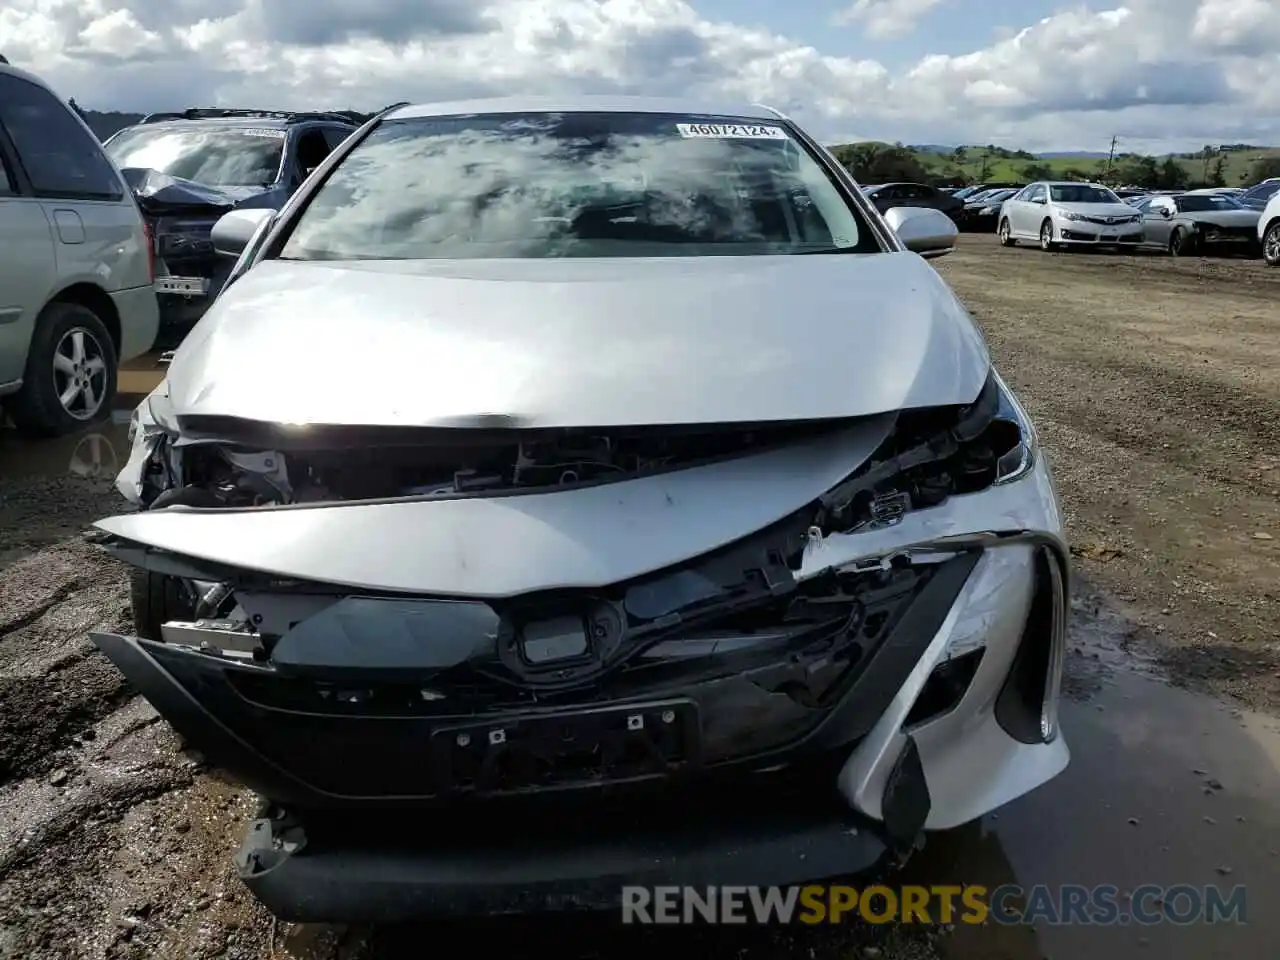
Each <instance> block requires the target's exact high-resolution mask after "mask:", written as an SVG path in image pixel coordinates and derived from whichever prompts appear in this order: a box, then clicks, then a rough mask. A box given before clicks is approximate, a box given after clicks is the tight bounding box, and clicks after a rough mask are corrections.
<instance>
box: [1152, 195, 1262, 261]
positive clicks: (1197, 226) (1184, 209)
mask: <svg viewBox="0 0 1280 960" xmlns="http://www.w3.org/2000/svg"><path fill="white" fill-rule="evenodd" d="M1137 209H1138V210H1139V211H1140V212H1141V213H1142V218H1143V219H1142V232H1143V240H1142V244H1143V246H1145V247H1154V248H1156V249H1159V250H1167V251H1168V252H1169V253H1170V254H1171V255H1172V256H1175V257H1187V256H1198V255H1200V254H1203V253H1209V252H1212V251H1215V250H1217V251H1224V250H1231V249H1241V250H1246V251H1250V252H1252V251H1255V250H1257V249H1258V247H1259V244H1258V237H1257V233H1258V217H1259V216H1260V215H1261V211H1259V210H1250V209H1249V208H1248V207H1245V206H1242V205H1241V203H1240V201H1239V200H1236V199H1235V198H1234V197H1231V196H1228V195H1226V194H1222V193H1216V192H1212V191H1207V190H1197V191H1190V192H1187V193H1177V194H1172V195H1167V196H1154V197H1147V198H1145V199H1144V200H1143V201H1142V202H1141V203H1139V204H1137Z"/></svg>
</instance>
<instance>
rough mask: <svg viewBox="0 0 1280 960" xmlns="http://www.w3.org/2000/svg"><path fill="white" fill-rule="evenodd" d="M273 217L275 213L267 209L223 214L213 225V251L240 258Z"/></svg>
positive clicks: (234, 211) (233, 211)
mask: <svg viewBox="0 0 1280 960" xmlns="http://www.w3.org/2000/svg"><path fill="white" fill-rule="evenodd" d="M275 215H276V211H274V210H270V209H267V208H255V209H251V210H232V211H230V212H228V213H224V214H223V215H222V216H221V217H220V218H219V219H218V222H217V223H215V224H214V225H213V232H212V237H213V249H214V250H215V251H216V252H218V253H220V254H222V255H223V256H227V257H238V256H240V254H242V253H244V251H245V248H246V247H248V246H249V244H250V243H251V242H252V241H253V239H254V237H256V236H257V235H258V231H259V230H264V229H266V225H267V224H269V223H270V222H271V218H272V217H274V216H275Z"/></svg>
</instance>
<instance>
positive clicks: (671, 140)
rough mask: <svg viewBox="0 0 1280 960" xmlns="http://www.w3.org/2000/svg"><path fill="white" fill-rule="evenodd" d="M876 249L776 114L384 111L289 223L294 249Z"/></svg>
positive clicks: (512, 252)
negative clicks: (390, 115)
mask: <svg viewBox="0 0 1280 960" xmlns="http://www.w3.org/2000/svg"><path fill="white" fill-rule="evenodd" d="M832 248H837V249H846V250H853V251H856V252H866V253H875V252H879V251H880V249H881V248H880V245H879V243H878V242H877V240H876V238H875V234H874V233H873V232H872V231H871V229H870V228H869V227H868V225H867V224H866V222H865V221H864V220H863V219H862V217H861V215H860V214H859V213H858V211H857V209H856V208H855V207H854V206H853V205H852V203H851V202H850V201H849V199H848V198H847V197H846V196H845V195H844V194H843V193H842V192H841V190H840V188H839V186H838V185H837V183H836V182H835V181H833V179H832V178H831V176H830V175H829V174H828V172H827V170H826V168H825V167H824V166H823V165H822V164H821V163H820V162H819V160H818V159H817V158H816V157H815V156H814V155H813V154H811V153H810V152H809V150H808V149H807V148H806V147H805V146H804V145H803V144H801V143H799V142H797V141H796V140H795V139H793V138H792V136H791V134H790V132H789V131H788V130H787V128H786V127H785V126H784V125H782V124H779V123H776V122H767V121H759V120H746V119H738V118H709V117H700V116H689V115H683V114H657V113H628V112H616V113H613V112H608V113H594V112H592V113H563V114H551V113H524V114H481V115H473V116H463V117H422V118H406V119H403V120H391V121H384V122H383V123H382V124H381V125H379V126H378V127H377V128H376V129H375V130H373V131H372V132H371V133H370V134H369V135H368V136H367V137H366V138H365V139H364V140H363V141H362V142H361V143H360V144H359V146H357V147H356V148H355V149H354V150H352V151H351V152H350V153H348V154H347V155H346V156H345V157H344V158H343V161H342V163H341V164H339V165H338V166H337V167H336V168H335V169H334V170H333V171H332V173H331V174H330V175H329V177H328V178H327V179H326V181H325V182H324V184H323V185H321V186H320V188H319V189H318V190H317V191H316V193H315V194H314V196H312V197H311V198H310V200H309V203H308V204H307V205H306V206H305V207H304V208H303V209H302V211H301V212H300V213H299V215H298V217H297V219H296V221H295V222H294V223H293V224H292V229H291V231H290V236H289V237H288V239H287V240H286V241H285V243H284V246H283V248H282V249H281V250H280V253H279V255H280V256H281V257H282V258H286V259H297V260H396V259H406V260H419V259H430V258H448V259H454V258H498V257H518V258H537V257H661V256H669V257H690V256H725V255H735V256H749V255H757V256H758V255H766V254H789V253H805V252H815V253H816V252H826V251H829V250H831V249H832Z"/></svg>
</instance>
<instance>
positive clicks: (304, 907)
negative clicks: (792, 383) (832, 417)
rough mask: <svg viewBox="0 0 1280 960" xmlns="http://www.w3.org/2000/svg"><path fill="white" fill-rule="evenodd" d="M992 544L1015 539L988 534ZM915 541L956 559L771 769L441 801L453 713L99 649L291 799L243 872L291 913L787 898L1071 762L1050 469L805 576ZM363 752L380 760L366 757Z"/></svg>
mask: <svg viewBox="0 0 1280 960" xmlns="http://www.w3.org/2000/svg"><path fill="white" fill-rule="evenodd" d="M992 529H996V530H1000V529H1004V530H1009V531H1011V533H1010V534H1008V535H1000V534H986V533H982V534H977V533H975V531H988V530H992ZM1013 531H1016V532H1013ZM904 548H911V549H919V550H920V551H922V552H928V551H929V550H933V551H935V552H938V551H941V552H944V553H947V554H949V556H948V558H946V559H944V560H942V561H940V562H936V564H935V568H934V572H933V573H932V575H931V576H930V578H929V579H928V582H927V583H926V584H924V586H923V588H922V589H921V590H920V592H919V593H918V595H917V597H916V599H915V600H914V601H913V602H912V603H911V604H910V605H909V606H907V607H906V609H905V612H904V613H903V614H902V616H901V617H900V618H899V619H898V620H897V622H896V623H895V625H894V627H893V629H892V630H891V631H890V632H889V633H888V635H887V636H885V637H884V638H882V639H881V640H880V642H879V643H878V644H877V645H876V646H875V648H874V650H873V651H872V652H871V654H870V656H869V657H868V658H867V660H866V662H865V663H863V664H862V666H861V668H860V670H859V671H858V672H857V674H856V675H855V677H854V678H853V680H852V681H851V682H850V683H849V684H848V686H847V687H846V688H844V689H843V690H842V692H841V694H840V696H839V697H838V698H836V699H835V700H834V701H833V702H831V703H830V704H829V705H828V706H826V707H824V708H823V709H822V710H821V711H820V712H819V714H818V715H812V716H811V718H810V719H811V721H812V722H809V723H807V724H805V725H804V728H803V729H797V730H795V731H794V735H793V736H790V737H789V738H788V739H787V740H786V741H785V742H771V743H767V744H763V745H762V749H760V750H757V751H756V752H754V753H751V752H749V751H745V752H744V751H743V750H735V749H732V748H730V746H725V745H724V744H732V742H733V741H732V737H730V738H729V739H728V740H727V741H724V743H722V749H720V750H718V751H717V750H713V751H711V755H710V756H708V757H706V758H704V759H705V760H706V762H705V763H704V764H703V765H702V766H700V767H699V768H698V769H697V770H696V771H690V772H686V773H685V774H682V775H680V776H676V777H663V778H651V779H649V780H643V779H642V780H639V781H636V782H628V783H618V784H614V783H611V784H608V785H607V786H606V787H605V788H604V789H601V788H600V787H599V785H592V786H581V787H576V788H572V789H565V790H555V791H550V792H547V791H542V792H539V793H536V794H533V795H518V796H501V797H493V798H482V797H477V796H466V797H460V798H459V797H452V796H448V795H441V794H439V793H438V792H437V793H434V794H433V793H432V789H429V788H430V787H431V784H430V782H429V781H430V777H428V776H427V775H426V774H425V773H423V771H424V770H426V769H427V768H429V759H428V756H429V754H430V750H429V748H428V744H429V741H430V740H431V735H432V730H433V729H434V728H435V727H437V726H439V725H440V723H441V721H440V719H439V718H431V717H396V716H384V717H379V718H374V719H366V720H365V721H361V722H354V721H352V720H351V718H332V717H330V718H321V719H322V722H320V723H319V724H318V725H316V724H314V723H312V721H313V720H315V719H316V718H314V717H310V718H303V719H304V720H305V722H300V721H299V719H298V716H297V715H293V714H291V712H290V711H288V710H282V709H280V708H279V704H275V703H268V702H265V700H269V699H270V698H264V697H263V696H262V695H261V693H260V692H258V693H254V692H253V691H252V690H248V688H246V687H245V686H244V685H243V684H241V685H239V686H237V684H236V682H235V680H236V675H238V674H240V673H242V672H249V673H252V672H253V671H259V675H261V672H262V671H263V670H264V669H265V670H266V673H267V674H273V673H274V667H271V666H269V665H268V666H267V667H265V668H264V666H263V665H261V664H258V665H254V664H251V663H234V662H231V661H229V660H227V659H225V658H222V657H217V656H210V655H208V654H206V653H202V652H200V651H199V650H196V649H193V648H184V647H178V646H175V645H173V644H162V643H152V642H149V641H144V640H139V639H135V638H130V637H124V636H118V635H108V634H98V635H95V636H94V641H95V643H96V644H97V645H98V646H99V648H100V649H102V650H103V652H104V653H106V654H107V656H108V657H109V658H110V659H111V660H112V661H113V662H114V663H115V664H116V666H117V667H118V668H119V669H120V670H121V671H122V673H124V674H125V675H126V676H127V677H128V678H129V680H130V681H131V682H132V683H133V684H134V685H135V687H137V688H138V689H139V690H140V692H141V693H142V694H143V695H144V696H145V697H146V698H147V699H148V700H149V701H151V703H152V704H153V705H154V706H155V707H156V708H157V709H158V710H159V711H160V713H161V714H162V715H163V716H164V717H165V718H166V719H167V720H168V721H169V722H170V723H171V724H172V726H173V727H175V728H176V729H177V731H178V732H179V733H180V734H182V735H183V737H184V738H185V739H186V740H188V741H189V742H190V743H191V744H192V745H193V746H195V747H196V748H198V749H200V750H201V751H202V752H203V753H205V755H206V756H207V757H208V758H209V759H210V761H211V762H212V763H214V764H215V765H216V766H218V767H221V768H223V769H224V770H226V771H227V772H229V773H230V774H231V775H232V776H233V777H235V778H236V779H238V780H240V781H241V782H243V783H245V784H247V785H249V786H250V787H252V788H253V789H255V790H256V791H257V792H259V793H260V794H262V795H263V796H264V797H267V798H269V799H270V801H271V805H270V806H269V808H268V810H269V812H265V813H264V815H263V818H262V819H260V820H258V821H255V822H254V824H252V826H251V828H250V830H249V834H248V836H247V838H246V839H245V842H244V845H243V846H242V848H241V850H240V852H239V854H238V855H237V864H238V867H239V870H240V874H241V876H242V878H243V879H244V881H245V883H246V884H247V885H248V886H249V887H250V888H251V890H252V891H253V892H254V893H255V895H257V896H258V897H259V898H260V899H261V900H262V901H263V902H264V903H265V904H266V905H267V906H268V907H269V908H270V909H272V911H273V912H275V913H276V914H277V915H278V916H279V917H281V918H282V919H286V920H294V921H315V922H319V921H347V922H394V921H397V920H408V919H411V918H414V917H422V916H428V915H431V914H458V913H469V912H475V913H493V912H523V911H529V910H537V909H547V908H552V909H572V908H588V907H597V908H598V907H607V906H609V905H610V904H613V903H616V902H617V901H618V898H619V897H620V889H621V886H622V884H623V883H624V882H632V883H648V884H695V885H696V884H720V885H723V884H733V883H741V884H786V883H798V882H804V881H807V880H815V879H820V878H824V877H829V876H836V875H847V874H852V873H859V872H862V871H865V870H868V869H871V868H873V867H874V866H875V865H876V864H878V863H880V862H882V861H884V860H886V859H887V858H890V857H892V856H893V855H894V854H895V853H898V852H901V851H903V850H905V849H906V848H908V847H909V846H910V844H911V843H913V842H914V841H915V840H916V839H917V838H918V836H919V832H920V830H921V829H922V828H923V829H926V830H929V829H946V828H949V827H952V826H955V825H958V824H960V823H964V822H967V821H969V820H972V819H974V818H975V817H977V816H980V815H982V814H983V813H986V812H988V811H989V810H991V809H994V808H996V807H998V806H1000V805H1002V804H1003V803H1006V802H1008V801H1009V800H1012V799H1014V798H1016V797H1017V796H1019V795H1021V794H1023V793H1025V792H1027V791H1028V790H1031V789H1034V788H1035V787H1036V786H1038V785H1040V784H1041V783H1043V782H1045V781H1046V780H1048V779H1050V778H1052V777H1053V776H1055V775H1056V774H1057V773H1058V772H1060V771H1061V770H1062V769H1063V767H1065V765H1066V763H1067V760H1068V751H1067V747H1066V744H1065V743H1064V742H1063V739H1062V737H1061V736H1059V735H1058V734H1057V730H1056V726H1054V727H1053V729H1051V730H1049V731H1048V733H1047V735H1046V736H1043V737H1041V736H1038V729H1037V721H1039V722H1040V723H1041V724H1043V723H1044V722H1045V720H1044V719H1043V716H1041V717H1036V716H1033V715H1032V714H1034V712H1035V710H1036V709H1039V708H1040V707H1042V708H1043V713H1044V714H1046V715H1047V714H1051V713H1052V708H1053V706H1054V705H1055V704H1056V698H1057V685H1058V680H1059V678H1060V675H1059V674H1058V673H1057V672H1056V671H1058V670H1060V663H1061V655H1062V624H1063V618H1064V616H1065V610H1066V582H1065V575H1066V555H1065V547H1064V545H1063V543H1062V541H1061V520H1060V517H1059V515H1058V513H1057V509H1056V505H1055V500H1054V498H1053V495H1052V485H1051V481H1050V479H1049V476H1048V473H1047V471H1046V470H1045V468H1044V466H1043V465H1042V464H1037V466H1036V468H1035V470H1034V471H1033V472H1032V473H1031V474H1030V475H1029V476H1027V477H1026V478H1024V479H1023V480H1021V481H1019V482H1017V483H1014V484H1009V485H1007V486H1003V487H997V488H994V489H992V490H990V491H986V492H983V493H980V494H975V495H972V496H966V497H958V498H953V500H952V501H951V503H949V504H948V505H947V506H946V507H944V508H941V509H937V510H930V511H920V512H918V513H916V514H909V515H908V516H907V517H906V518H904V519H903V521H902V522H901V523H899V524H897V525H896V526H894V527H892V528H888V529H885V530H881V531H872V532H864V533H859V534H853V535H838V536H830V537H827V538H826V539H825V540H824V541H822V542H821V543H819V544H815V545H814V547H813V548H812V549H811V550H810V551H808V552H807V553H806V557H805V569H804V570H802V571H801V574H800V576H801V577H802V578H804V577H806V576H807V575H809V574H812V573H813V572H814V571H817V570H820V569H826V568H830V567H835V566H839V565H841V564H846V563H850V562H852V561H854V560H856V559H858V558H860V557H869V556H875V555H878V554H883V553H886V552H891V551H894V550H901V549H904ZM975 650H981V651H982V655H981V658H980V659H979V661H978V665H977V667H976V670H975V671H974V673H973V675H972V677H971V679H970V680H969V682H968V685H967V687H966V689H965V690H964V691H963V695H962V696H961V698H960V699H959V700H958V702H956V703H954V704H953V705H952V706H951V707H950V708H949V709H948V710H946V711H944V712H942V713H941V714H939V715H934V716H929V717H927V718H925V719H924V720H923V721H918V720H913V714H912V711H913V708H914V707H915V706H916V705H917V702H918V701H920V700H921V698H922V694H923V693H924V691H925V690H926V687H927V686H928V684H929V682H930V678H931V677H932V676H934V675H935V673H936V672H937V671H938V670H939V669H940V668H941V667H943V666H944V665H945V664H947V663H949V662H950V661H952V660H955V659H956V658H958V657H962V656H964V655H965V654H966V653H972V652H973V651H975ZM1027 651H1030V652H1031V653H1032V654H1033V655H1032V656H1027ZM1037 657H1038V659H1037ZM1028 663H1029V664H1030V667H1028V666H1027V664H1028ZM1028 670H1030V671H1031V675H1032V678H1033V681H1035V677H1034V674H1035V671H1037V670H1039V671H1040V673H1041V676H1040V679H1039V681H1036V682H1039V683H1040V684H1041V685H1042V688H1043V691H1044V702H1043V703H1042V704H1040V705H1039V706H1037V705H1036V704H1034V703H1031V702H1030V700H1034V699H1035V698H1034V696H1033V697H1031V698H1030V700H1029V699H1028V697H1027V696H1026V693H1027V690H1028V687H1029V686H1030V687H1031V688H1034V687H1035V685H1036V682H1032V683H1031V684H1029V685H1028V683H1026V682H1025V676H1026V675H1027V671H1028ZM1019 676H1021V677H1023V678H1024V679H1023V682H1021V684H1020V686H1019V684H1018V683H1015V678H1016V677H1019ZM263 679H266V680H272V679H274V676H266V677H264V678H263ZM256 689H258V690H259V691H260V690H261V688H260V687H259V688H256ZM247 692H248V695H247ZM1032 692H1033V693H1034V689H1033V690H1032ZM760 696H761V695H760V692H759V688H758V687H757V688H756V689H755V690H752V689H751V687H750V685H749V684H747V683H746V682H745V681H743V682H741V683H730V684H727V685H726V684H719V685H716V684H711V683H700V682H693V681H687V682H683V683H681V682H674V683H666V684H663V683H656V684H655V685H653V686H651V687H647V688H645V689H642V690H637V691H635V692H634V696H633V699H635V700H636V701H637V702H639V701H644V702H653V701H655V700H658V699H661V698H674V699H679V700H683V701H688V702H691V703H692V704H693V705H694V706H695V707H696V709H697V711H698V714H699V719H700V723H701V724H703V725H704V726H710V727H711V728H714V727H715V726H716V724H717V722H719V723H720V725H721V726H722V727H723V725H724V723H725V721H726V720H728V721H729V722H730V725H731V726H732V725H733V724H741V722H742V721H741V720H740V719H738V718H740V717H742V716H744V714H743V708H744V706H745V707H747V708H751V707H755V708H759V707H760V706H761V705H762V704H763V703H764V701H763V700H762V699H759V698H760ZM753 698H756V699H753ZM628 702H629V701H628V700H627V699H626V698H623V699H621V700H618V701H617V702H616V703H611V704H609V705H610V706H617V705H625V704H626V703H628ZM746 715H749V714H746ZM765 748H767V749H765ZM388 750H390V751H391V752H392V754H393V755H394V757H393V762H392V763H391V764H388V763H387V762H386V753H387V751H388ZM363 752H369V753H372V754H380V756H376V757H373V760H374V761H376V762H374V763H373V764H372V765H369V764H363V765H362V763H361V754H362V753H363ZM360 769H366V770H367V769H376V770H382V771H384V772H383V773H382V774H380V776H381V783H374V782H371V781H369V780H367V779H361V777H359V776H347V777H345V778H344V775H343V774H342V771H343V770H346V771H347V772H348V774H355V773H357V772H358V770H360ZM415 778H416V779H415ZM833 787H834V789H833Z"/></svg>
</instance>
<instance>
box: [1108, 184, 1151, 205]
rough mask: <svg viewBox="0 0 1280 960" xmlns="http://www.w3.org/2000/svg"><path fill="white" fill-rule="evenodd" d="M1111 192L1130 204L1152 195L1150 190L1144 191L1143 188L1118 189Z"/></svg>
mask: <svg viewBox="0 0 1280 960" xmlns="http://www.w3.org/2000/svg"><path fill="white" fill-rule="evenodd" d="M1111 192H1112V193H1114V194H1115V195H1116V196H1117V197H1119V198H1120V199H1121V200H1123V201H1124V202H1125V203H1129V202H1130V201H1131V200H1135V199H1139V200H1140V199H1142V198H1143V197H1145V196H1147V195H1148V194H1150V193H1151V191H1150V190H1146V189H1143V188H1142V187H1116V188H1115V189H1113V190H1112V191H1111Z"/></svg>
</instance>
